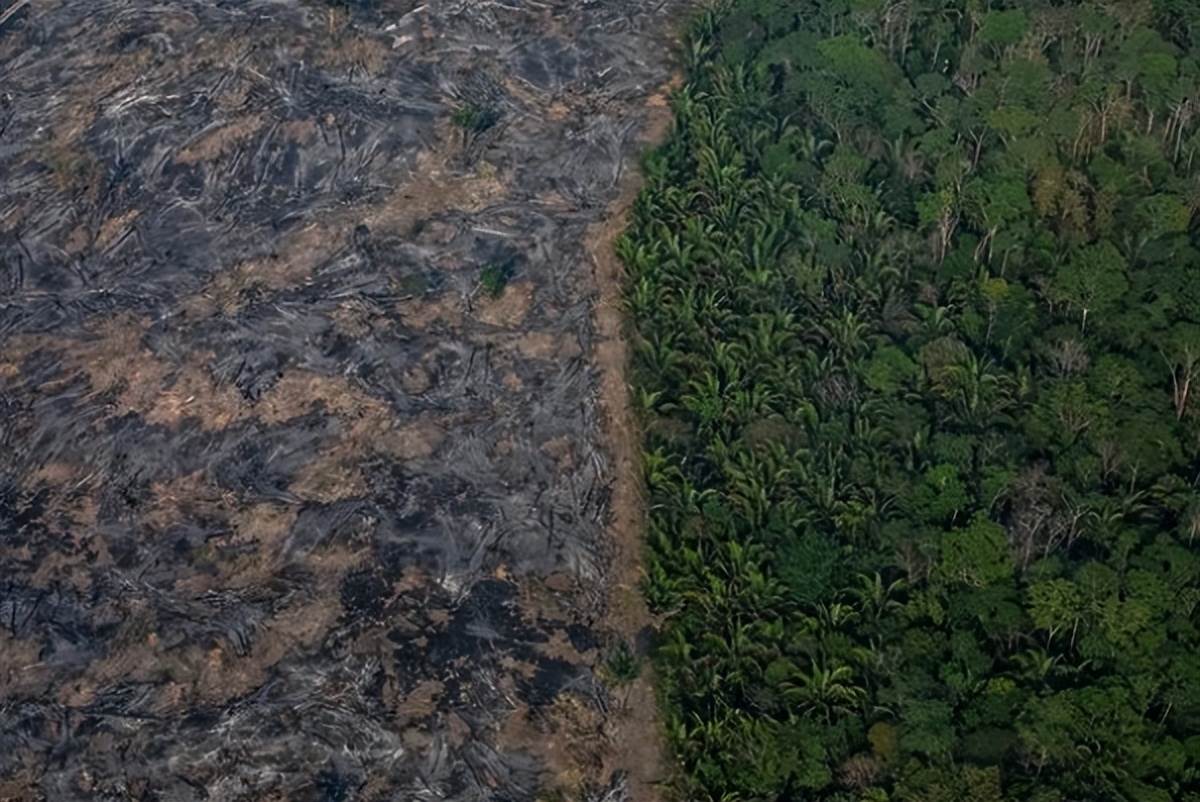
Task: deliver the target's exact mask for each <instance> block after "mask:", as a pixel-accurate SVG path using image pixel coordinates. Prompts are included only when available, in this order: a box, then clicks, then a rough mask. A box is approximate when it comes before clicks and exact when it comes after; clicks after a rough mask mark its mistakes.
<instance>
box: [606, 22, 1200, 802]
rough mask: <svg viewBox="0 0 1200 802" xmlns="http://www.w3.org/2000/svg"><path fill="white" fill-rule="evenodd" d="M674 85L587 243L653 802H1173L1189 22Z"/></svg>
mask: <svg viewBox="0 0 1200 802" xmlns="http://www.w3.org/2000/svg"><path fill="white" fill-rule="evenodd" d="M687 59H688V82H687V84H686V86H685V88H684V89H683V90H681V91H680V92H679V94H678V97H677V99H676V101H675V112H676V115H677V122H676V127H675V130H674V132H673V133H672V135H671V137H670V139H669V141H668V142H667V143H666V144H665V145H664V146H663V147H662V148H661V149H660V150H658V151H656V152H655V153H653V154H652V155H651V156H649V157H648V159H647V164H646V173H647V187H646V189H645V191H644V192H643V194H642V195H641V197H640V199H639V201H638V202H637V205H636V207H635V212H634V220H633V223H632V226H631V228H630V230H629V231H628V233H627V235H626V237H625V238H624V240H623V241H622V242H621V243H620V248H621V252H622V256H623V258H624V260H625V262H626V264H627V266H628V269H629V273H630V277H629V287H628V294H627V302H628V306H629V308H630V311H631V316H632V319H633V325H634V334H633V340H634V344H635V351H636V358H635V366H634V379H635V385H636V392H637V401H638V405H639V409H640V413H641V414H642V416H643V424H644V429H645V451H646V454H645V471H646V479H647V484H648V488H649V493H650V498H651V513H650V520H649V536H648V539H649V547H650V557H649V562H648V569H647V572H648V576H647V581H646V592H647V595H648V598H649V600H650V602H651V604H652V605H653V607H654V608H655V609H656V610H657V611H658V612H660V613H661V614H662V615H663V616H664V620H665V622H666V623H665V627H664V629H665V631H664V635H663V639H662V644H661V646H660V649H659V652H658V660H659V671H660V676H661V682H662V695H663V697H664V704H665V710H666V717H667V722H668V728H669V737H670V740H671V743H672V746H673V748H674V750H675V753H676V755H677V757H678V759H679V761H680V763H681V765H682V769H683V773H684V779H683V780H682V782H683V786H684V787H683V789H682V791H683V793H684V794H686V795H687V796H688V797H689V798H693V799H714V800H716V799H720V800H805V799H811V800H838V801H839V802H883V801H884V800H898V801H899V802H952V801H956V800H964V801H966V800H971V801H972V802H999V801H1000V800H1013V802H1018V801H1019V802H1072V801H1073V800H1085V799H1086V800H1131V802H1171V800H1190V801H1191V802H1196V801H1197V800H1200V631H1198V629H1197V610H1198V608H1200V551H1198V544H1197V539H1198V538H1197V536H1198V535H1200V487H1198V484H1197V482H1198V477H1200V241H1198V238H1197V233H1198V232H1197V224H1196V211H1197V209H1198V208H1200V159H1198V158H1197V156H1198V155H1200V3H1196V2H1194V0H1153V2H1151V0H1099V1H1096V2H1051V0H991V2H987V0H734V2H732V3H730V4H728V5H727V7H724V8H722V9H720V10H719V11H713V12H709V13H706V14H705V15H703V16H702V18H701V19H700V21H699V23H698V24H697V26H696V30H695V33H694V35H693V36H692V38H691V41H690V42H689V46H688V49H687Z"/></svg>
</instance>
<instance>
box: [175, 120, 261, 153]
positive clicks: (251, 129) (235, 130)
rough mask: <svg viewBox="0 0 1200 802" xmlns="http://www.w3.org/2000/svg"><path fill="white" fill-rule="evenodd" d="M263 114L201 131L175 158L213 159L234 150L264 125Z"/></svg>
mask: <svg viewBox="0 0 1200 802" xmlns="http://www.w3.org/2000/svg"><path fill="white" fill-rule="evenodd" d="M263 122H264V119H263V116H262V115H261V114H248V115H246V116H245V117H241V118H239V119H237V120H235V121H233V122H231V123H228V124H226V125H221V126H218V127H216V128H213V129H211V130H209V131H205V132H203V133H201V134H200V135H199V136H197V137H195V138H194V139H193V141H191V142H189V143H188V144H187V145H185V146H184V147H183V148H181V149H180V151H179V154H178V155H177V156H176V157H175V160H176V161H178V162H179V163H181V164H189V165H190V164H197V163H199V162H206V161H213V160H214V159H219V158H221V157H222V156H225V155H226V154H228V153H231V152H233V151H234V150H236V149H237V148H239V147H241V145H242V144H243V143H244V142H245V141H246V140H247V139H249V138H250V137H252V136H254V135H255V134H257V133H258V132H259V131H260V130H262V127H263Z"/></svg>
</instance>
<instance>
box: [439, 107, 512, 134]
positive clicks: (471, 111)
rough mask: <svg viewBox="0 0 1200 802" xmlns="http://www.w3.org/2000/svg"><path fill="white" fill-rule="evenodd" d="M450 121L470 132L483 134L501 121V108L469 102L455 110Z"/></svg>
mask: <svg viewBox="0 0 1200 802" xmlns="http://www.w3.org/2000/svg"><path fill="white" fill-rule="evenodd" d="M450 121H451V122H453V123H454V124H455V125H457V126H458V127H459V128H461V129H463V131H465V132H467V133H468V134H482V133H483V132H484V131H486V130H488V129H489V128H491V127H492V126H494V125H495V124H496V123H498V122H500V110H499V109H498V108H496V107H495V106H485V105H482V104H479V103H467V104H465V105H463V106H459V107H458V109H456V110H455V112H454V114H453V115H452V116H451V117H450Z"/></svg>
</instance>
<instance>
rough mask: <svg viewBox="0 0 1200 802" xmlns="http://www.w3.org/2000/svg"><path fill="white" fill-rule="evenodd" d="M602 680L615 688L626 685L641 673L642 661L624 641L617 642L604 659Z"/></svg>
mask: <svg viewBox="0 0 1200 802" xmlns="http://www.w3.org/2000/svg"><path fill="white" fill-rule="evenodd" d="M602 671H603V675H604V679H605V680H606V681H607V682H609V683H611V684H612V685H615V686H618V687H620V686H622V685H628V684H630V683H631V682H633V681H634V680H636V679H637V678H638V676H639V675H641V673H642V661H641V660H640V659H638V656H637V655H636V654H634V652H633V649H631V648H629V644H628V643H626V642H625V641H623V640H621V641H617V643H616V645H615V646H613V647H612V649H610V650H609V652H608V654H607V655H606V656H605V658H604V667H603V669H602Z"/></svg>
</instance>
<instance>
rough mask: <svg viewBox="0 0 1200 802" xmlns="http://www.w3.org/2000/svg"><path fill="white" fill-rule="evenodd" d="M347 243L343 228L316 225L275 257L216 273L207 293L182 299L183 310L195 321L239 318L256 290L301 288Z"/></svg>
mask: <svg viewBox="0 0 1200 802" xmlns="http://www.w3.org/2000/svg"><path fill="white" fill-rule="evenodd" d="M344 242H345V233H344V231H342V229H341V228H337V227H330V226H325V225H319V224H315V223H314V224H312V225H309V226H306V227H305V228H303V229H300V230H299V231H296V232H293V233H292V234H291V235H290V236H288V237H287V238H286V239H285V240H284V241H283V244H282V245H281V246H280V247H279V248H278V249H277V250H276V251H275V252H274V253H271V254H268V255H266V256H260V257H257V258H255V259H249V260H247V261H245V262H241V263H239V264H237V265H234V266H233V267H231V268H228V269H226V270H222V271H221V272H219V273H217V274H216V275H215V276H213V277H212V278H211V279H210V280H209V281H208V283H207V284H206V285H205V287H204V289H202V290H201V291H200V292H199V293H198V294H196V295H193V296H191V297H189V298H185V299H183V301H182V302H181V304H180V306H181V308H182V310H183V312H184V313H185V314H187V315H188V316H189V317H193V318H206V317H211V316H212V315H215V314H218V313H220V314H225V315H234V314H237V312H238V311H239V310H241V309H242V307H243V306H245V305H246V303H247V301H248V299H249V297H250V296H251V295H252V293H253V291H254V290H271V291H279V290H285V289H288V288H290V287H294V286H297V285H299V284H302V283H303V282H304V281H305V280H306V279H308V278H310V277H311V276H312V274H313V272H314V271H316V269H317V268H318V267H320V265H321V264H322V263H324V262H325V261H327V260H328V259H329V258H330V257H332V256H333V255H334V254H335V253H337V251H338V250H339V249H340V248H341V247H342V245H343V244H344Z"/></svg>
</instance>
